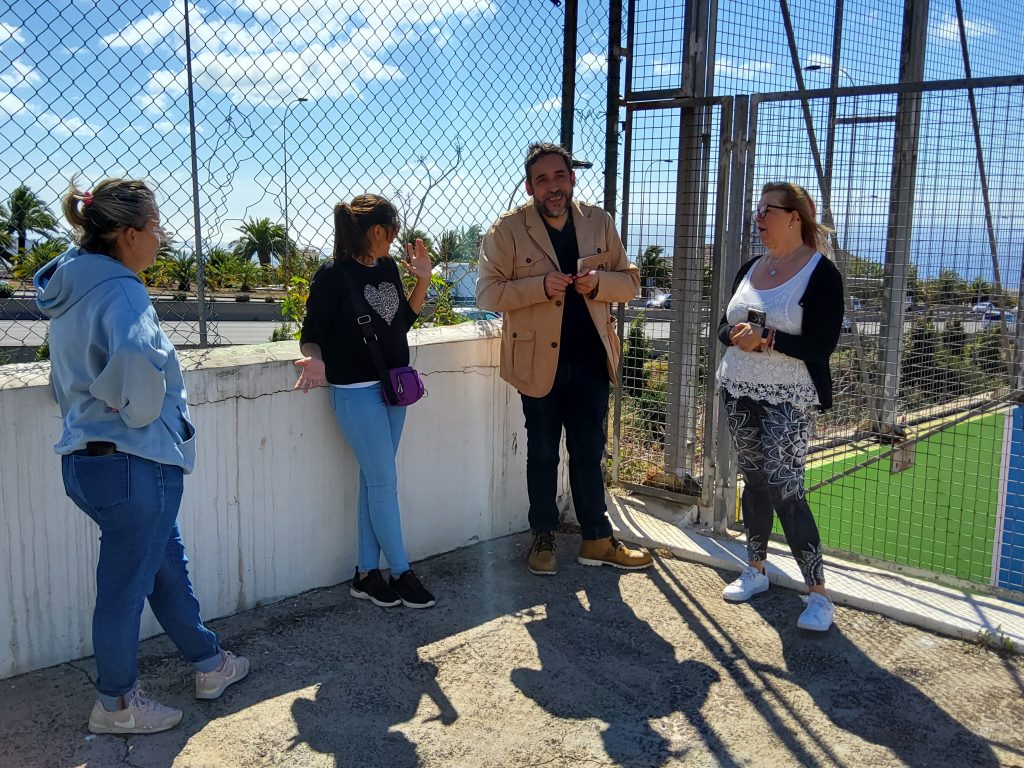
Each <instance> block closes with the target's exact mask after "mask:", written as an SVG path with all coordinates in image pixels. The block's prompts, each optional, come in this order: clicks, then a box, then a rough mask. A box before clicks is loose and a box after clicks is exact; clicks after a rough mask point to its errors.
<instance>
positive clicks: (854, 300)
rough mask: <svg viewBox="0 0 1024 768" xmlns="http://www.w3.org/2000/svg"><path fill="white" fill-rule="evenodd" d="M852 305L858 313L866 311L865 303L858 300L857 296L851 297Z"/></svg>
mask: <svg viewBox="0 0 1024 768" xmlns="http://www.w3.org/2000/svg"><path fill="white" fill-rule="evenodd" d="M850 303H851V304H852V305H853V308H854V309H856V310H858V311H860V310H862V309H864V302H863V301H861V300H860V299H858V298H857V297H856V296H851V297H850Z"/></svg>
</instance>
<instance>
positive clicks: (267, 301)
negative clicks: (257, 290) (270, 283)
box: [263, 293, 274, 304]
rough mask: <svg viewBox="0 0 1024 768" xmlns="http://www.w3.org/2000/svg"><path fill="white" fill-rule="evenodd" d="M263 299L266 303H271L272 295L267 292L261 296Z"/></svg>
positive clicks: (272, 301) (272, 300)
mask: <svg viewBox="0 0 1024 768" xmlns="http://www.w3.org/2000/svg"><path fill="white" fill-rule="evenodd" d="M263 301H264V302H266V303H267V304H273V303H274V297H273V296H271V295H270V294H269V293H268V294H267V295H266V296H264V297H263Z"/></svg>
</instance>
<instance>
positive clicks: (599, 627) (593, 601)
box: [511, 572, 719, 766]
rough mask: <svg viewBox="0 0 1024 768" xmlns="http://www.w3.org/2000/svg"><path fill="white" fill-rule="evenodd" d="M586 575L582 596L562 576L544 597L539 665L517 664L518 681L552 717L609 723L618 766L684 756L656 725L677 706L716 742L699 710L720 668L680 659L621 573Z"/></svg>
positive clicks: (606, 734)
mask: <svg viewBox="0 0 1024 768" xmlns="http://www.w3.org/2000/svg"><path fill="white" fill-rule="evenodd" d="M587 576H588V577H589V578H588V579H587V581H586V583H585V584H586V586H585V587H584V589H583V592H582V595H581V594H573V590H574V589H575V587H573V586H572V585H571V584H569V583H568V580H566V581H563V582H562V584H563V585H565V586H566V588H565V589H564V591H563V590H559V592H560V594H558V595H557V597H552V598H551V599H549V600H548V602H547V603H546V612H547V615H546V617H545V618H542V619H537V620H534V621H531V622H529V623H527V625H526V628H527V630H528V631H529V633H530V635H531V637H532V638H533V640H534V642H535V643H536V645H537V653H538V656H539V657H540V663H541V669H539V670H538V669H529V668H522V667H521V668H518V669H515V670H513V671H512V674H511V680H512V683H513V684H514V685H515V686H516V687H518V688H519V690H520V691H522V692H523V694H524V695H526V696H528V697H529V698H531V699H533V700H534V701H535V702H536V703H537V704H538V705H539V706H541V707H542V708H543V709H544V710H546V711H547V712H548V713H550V714H551V715H553V716H554V717H558V718H560V719H564V720H586V719H590V718H596V719H599V720H602V721H603V722H605V723H606V724H607V728H605V729H604V730H603V731H602V733H601V738H602V741H603V744H604V749H605V752H606V753H607V754H608V757H609V758H610V759H611V760H612V761H613V762H614V763H615V764H616V765H623V766H630V765H644V766H650V765H665V764H667V763H668V762H669V761H670V760H673V759H680V758H682V757H684V756H685V755H686V753H687V752H688V750H677V751H673V750H671V749H670V747H669V744H668V742H667V741H666V739H665V738H664V737H662V736H661V735H660V734H658V733H657V732H655V730H654V729H653V728H652V727H651V724H650V721H651V720H653V719H657V718H662V717H666V716H668V715H671V714H673V713H676V712H680V713H683V714H684V715H685V717H686V718H687V719H688V720H689V721H690V722H691V723H692V724H693V725H694V727H696V728H697V730H698V732H700V733H701V735H702V737H703V738H705V739H706V740H711V741H714V740H715V738H716V737H715V736H714V733H713V731H712V730H711V728H710V727H709V726H708V724H707V723H706V722H705V721H704V719H703V717H702V715H701V713H700V709H701V706H702V705H703V704H704V701H705V699H706V698H707V694H708V689H709V687H710V686H711V685H712V684H713V683H715V682H717V681H718V679H719V676H718V673H717V672H716V671H715V670H714V669H712V668H711V667H709V666H708V665H707V664H703V663H701V662H697V661H692V660H686V661H682V662H680V661H676V658H675V651H674V649H673V647H672V646H671V645H670V644H669V643H668V642H666V641H665V640H664V639H663V638H662V637H661V636H660V635H659V634H658V633H657V632H655V631H654V629H653V628H652V627H651V626H650V625H649V624H648V623H647V622H645V621H643V620H641V619H639V618H638V617H637V616H636V614H635V613H634V612H633V609H632V608H630V607H629V605H627V604H626V603H625V602H624V601H623V600H622V595H621V593H620V591H619V580H618V578H616V577H615V576H616V575H615V574H612V573H609V572H603V573H588V574H587ZM559 578H560V579H564V577H563V576H560V577H559ZM577 586H578V585H577Z"/></svg>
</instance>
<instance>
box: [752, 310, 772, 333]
mask: <svg viewBox="0 0 1024 768" xmlns="http://www.w3.org/2000/svg"><path fill="white" fill-rule="evenodd" d="M747 322H748V323H750V324H751V325H756V326H759V327H761V328H764V327H765V326H766V325H768V315H767V313H766V312H764V311H763V310H760V309H748V310H747Z"/></svg>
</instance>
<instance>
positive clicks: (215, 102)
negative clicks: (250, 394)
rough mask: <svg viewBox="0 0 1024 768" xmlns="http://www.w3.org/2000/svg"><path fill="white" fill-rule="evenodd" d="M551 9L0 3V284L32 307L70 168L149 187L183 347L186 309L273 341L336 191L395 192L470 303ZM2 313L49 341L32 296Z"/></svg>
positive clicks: (549, 68) (548, 125) (546, 66)
mask: <svg viewBox="0 0 1024 768" xmlns="http://www.w3.org/2000/svg"><path fill="white" fill-rule="evenodd" d="M186 13H187V18H186ZM563 20H564V10H563V9H562V8H561V7H558V6H557V5H556V4H553V3H551V2H548V0H512V1H511V2H503V3H495V2H490V1H489V0H436V2H430V3H420V4H416V5H412V6H410V5H407V4H395V3H384V4H362V5H356V6H352V5H346V6H339V5H336V4H335V5H332V4H324V3H313V2H309V1H308V0H299V2H289V3H282V2H278V1H277V0H266V2H261V1H260V0H255V1H253V2H249V1H248V0H237V1H236V0H230V1H226V0H225V1H218V2H213V3H204V4H200V5H194V4H191V3H185V2H174V3H168V2H140V1H132V2H128V3H106V2H100V3H98V4H86V5H81V4H79V5H74V4H72V5H68V4H66V3H61V2H56V1H55V0H40V1H35V2H30V1H29V0H24V1H22V0H16V2H14V3H13V4H8V5H7V6H6V7H5V9H4V10H3V11H2V12H0V80H2V82H3V84H4V86H6V90H5V91H4V92H3V93H2V95H0V99H2V105H0V167H2V173H0V178H3V179H5V182H4V184H5V185H6V186H5V187H4V188H2V189H0V201H2V202H3V203H4V204H5V208H4V210H3V211H0V213H3V216H4V218H5V221H4V222H3V226H2V227H0V229H3V230H4V231H6V232H8V233H10V242H9V243H4V246H5V248H6V250H5V262H4V263H3V264H2V265H0V269H3V270H5V274H4V275H2V276H0V279H2V280H3V282H4V285H6V286H8V287H5V288H0V290H3V291H6V292H12V293H14V298H15V299H17V300H18V301H23V300H24V303H27V305H28V306H29V307H31V302H30V301H29V294H28V293H26V292H25V289H26V288H27V286H26V284H25V282H24V281H25V279H26V277H27V276H28V275H30V274H31V272H32V271H33V269H34V268H35V266H37V265H38V264H39V263H41V262H43V261H45V259H47V258H49V257H50V256H52V255H53V254H54V253H57V252H59V251H60V249H61V248H62V247H64V243H65V242H66V240H67V238H68V235H69V233H68V232H67V230H66V228H65V227H63V226H62V223H61V221H60V216H59V210H60V208H59V198H60V196H61V194H62V193H63V191H64V190H65V189H66V188H67V183H68V180H69V178H70V177H72V176H74V175H76V174H79V175H80V183H82V184H84V185H85V186H89V185H91V184H94V183H95V182H97V181H98V180H100V179H101V178H103V177H105V176H108V175H113V176H133V177H143V178H146V179H147V180H149V181H150V182H151V183H152V184H153V185H154V186H155V188H156V190H157V196H158V200H159V202H160V205H161V216H162V219H163V223H164V226H165V228H167V229H168V230H170V231H171V232H172V233H173V235H172V238H171V242H170V243H169V244H168V246H167V248H166V249H165V252H164V253H163V254H162V257H161V260H160V263H159V264H158V268H155V269H152V270H150V271H148V272H147V273H146V274H145V275H144V278H145V279H146V281H147V283H149V284H150V285H151V291H152V293H153V295H154V297H159V301H158V311H159V312H160V314H161V315H162V316H163V317H164V319H165V323H166V325H167V327H168V328H169V330H170V331H171V336H172V338H173V339H174V340H175V341H176V342H178V343H182V344H198V343H200V341H201V340H200V338H199V334H198V326H197V317H198V315H199V314H200V313H205V314H206V316H207V317H208V318H209V319H210V320H216V319H218V318H219V319H220V322H219V323H217V324H212V323H211V324H210V325H209V338H208V339H207V343H223V342H255V341H265V340H267V338H269V336H270V334H271V330H272V329H273V327H274V324H273V323H270V322H266V320H269V319H273V318H280V317H281V300H282V299H283V298H284V297H285V295H286V291H287V288H288V285H289V283H291V282H292V279H293V278H296V277H299V278H306V279H308V277H309V276H310V274H311V273H312V271H314V270H315V269H316V267H317V266H318V264H319V262H320V261H321V260H322V259H323V258H324V257H325V256H326V255H328V254H329V253H330V251H331V247H332V237H333V222H332V208H333V205H334V204H335V203H336V202H338V201H339V200H342V199H349V198H351V197H352V196H354V195H355V194H357V193H361V192H378V193H381V194H384V195H386V196H388V197H390V198H391V199H392V200H393V201H394V202H395V203H396V204H397V206H398V207H399V209H400V212H401V214H402V218H403V223H404V225H405V229H404V231H403V233H402V236H401V237H402V239H403V240H408V239H410V238H414V237H417V236H422V237H424V239H425V240H426V241H427V242H428V244H429V249H430V253H431V256H432V259H433V260H434V261H435V263H436V264H438V265H440V266H439V272H441V273H442V275H443V282H444V283H445V285H446V287H447V288H451V289H452V290H451V296H450V299H451V301H453V302H457V301H467V302H468V301H472V298H473V281H472V279H471V278H469V277H467V275H464V274H462V273H464V272H465V273H467V274H468V273H469V272H471V271H472V270H471V267H472V262H473V260H474V259H475V258H476V253H477V248H478V245H479V240H480V236H481V233H482V231H483V230H485V229H486V227H487V226H489V224H490V223H491V222H492V221H493V220H494V219H495V218H496V217H497V216H498V215H500V213H501V212H503V211H504V210H506V209H507V208H508V207H509V206H511V205H516V204H519V203H521V202H523V201H524V200H525V199H526V195H525V191H524V190H523V185H522V180H523V170H522V161H523V158H524V156H525V151H526V148H527V145H528V144H529V143H531V142H532V141H537V140H554V141H557V140H558V134H559V118H560V112H559V108H560V103H559V95H560V92H561V68H560V66H558V62H560V60H561V55H560V54H561V50H562V29H563ZM594 32H595V30H593V29H591V30H590V31H589V33H588V34H589V37H588V40H587V47H586V48H585V49H581V50H583V51H584V53H583V54H582V55H583V56H584V57H585V58H584V61H585V62H586V64H587V65H588V66H591V67H592V69H593V72H592V73H591V75H592V79H593V81H594V83H595V86H594V88H593V92H594V94H597V93H599V92H600V90H601V88H600V87H599V86H598V84H597V83H598V81H600V82H603V80H602V79H601V72H600V70H601V63H602V62H601V61H599V60H598V53H599V51H600V46H598V45H597V41H596V39H595V37H594ZM523 40H529V41H530V46H529V54H528V55H524V47H523V43H522V41H523ZM600 58H601V59H603V53H602V54H601V57H600ZM553 63H554V64H553ZM581 77H582V75H581ZM581 82H582V80H581ZM588 82H589V81H588ZM190 97H191V100H190ZM581 108H583V109H589V110H595V111H596V110H599V109H600V111H602V112H603V108H600V107H599V106H597V102H595V101H594V99H589V98H588V99H581ZM595 120H596V118H595ZM582 123H583V126H582V130H581V133H582V134H583V135H584V136H585V137H586V138H587V141H589V142H590V144H591V145H593V144H594V142H595V141H597V140H598V139H599V137H600V134H599V133H598V134H595V135H593V136H592V135H591V133H590V132H589V123H587V122H586V121H582ZM193 138H194V141H195V152H194V155H195V157H194V159H195V164H196V169H197V180H196V184H195V187H196V190H195V191H194V190H193V174H192V162H193V150H192V140H193ZM585 146H586V144H585ZM587 151H590V150H589V149H588V150H587ZM594 154H595V155H597V154H598V153H597V152H596V151H595V152H594ZM596 188H597V189H598V190H600V184H599V183H598V184H597V185H596ZM19 195H20V196H22V197H24V198H25V199H26V200H28V201H29V203H30V205H29V210H30V211H32V212H33V213H31V216H35V217H36V218H34V219H32V218H31V217H30V218H29V219H27V220H25V221H27V223H25V222H21V223H19V221H16V220H15V219H14V218H12V217H13V216H16V215H17V211H20V210H22V207H19V206H18V205H17V204H16V203H17V200H16V198H17V197H18V196H19ZM12 206H14V207H13V208H12ZM197 232H198V238H197V236H196V235H197ZM197 244H198V253H197ZM197 256H198V258H199V259H200V260H201V261H200V264H199V265H198V266H202V267H204V272H205V285H204V289H205V291H206V293H207V294H208V296H209V300H208V302H207V303H206V304H205V305H204V306H197V303H196V299H197V289H198V285H197V280H198V276H197V274H196V268H197V262H196V259H197ZM453 265H462V266H453ZM453 275H454V277H453ZM452 286H455V288H453V287H452ZM246 300H248V301H246ZM0 302H4V299H2V298H0ZM4 308H5V309H7V308H8V307H7V303H4ZM3 317H4V319H3V320H0V347H15V348H20V347H22V346H24V345H32V344H34V343H35V342H37V341H39V340H40V339H41V337H42V336H44V335H45V325H44V324H42V323H40V322H39V321H38V320H36V319H35V318H34V317H33V316H32V315H31V311H30V310H29V311H22V310H19V312H18V313H17V314H15V313H14V312H13V310H11V311H10V312H8V314H6V315H4V316H3ZM176 317H177V320H178V322H174V320H175V318H176ZM256 318H263V319H264V322H261V323H253V322H251V321H252V320H255V319H256ZM243 321H250V322H243Z"/></svg>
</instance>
